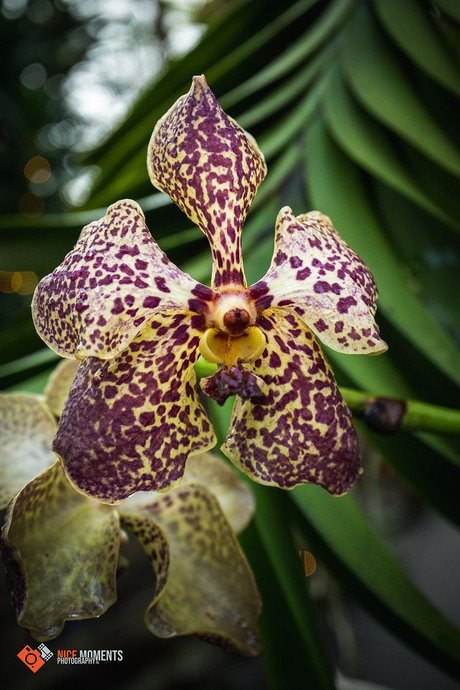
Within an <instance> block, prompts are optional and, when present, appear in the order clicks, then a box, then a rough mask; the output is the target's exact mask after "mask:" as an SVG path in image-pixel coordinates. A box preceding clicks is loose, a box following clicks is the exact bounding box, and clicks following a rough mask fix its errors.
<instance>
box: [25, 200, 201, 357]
mask: <svg viewBox="0 0 460 690" xmlns="http://www.w3.org/2000/svg"><path fill="white" fill-rule="evenodd" d="M212 297H213V291H212V290H211V289H210V288H208V287H206V286H204V285H201V283H197V282H196V281H195V280H193V278H191V277H190V276H189V275H188V274H187V273H183V272H182V271H180V270H179V269H178V268H177V267H176V266H175V265H174V264H173V263H172V262H171V261H169V259H168V258H167V256H166V254H165V253H164V252H163V251H162V250H161V249H160V248H159V246H158V245H157V243H156V242H155V241H154V240H153V238H152V236H151V234H150V232H149V230H148V228H147V226H146V224H145V220H144V214H143V213H142V210H141V208H140V207H139V206H138V204H137V203H136V202H135V201H131V200H129V199H125V200H124V201H118V202H117V203H116V204H113V205H112V206H110V207H109V208H108V209H107V214H106V215H105V216H104V218H101V220H98V221H95V222H94V223H91V224H90V225H87V226H86V227H85V228H83V231H82V233H81V235H80V239H79V240H78V242H77V244H76V245H75V247H74V249H73V250H72V251H71V252H69V254H67V256H66V257H65V259H64V261H63V262H62V264H61V265H60V266H58V268H56V269H55V270H54V271H53V273H51V274H50V275H48V276H46V277H45V278H43V279H42V280H41V281H40V283H39V284H38V286H37V288H36V290H35V294H34V298H33V302H32V316H33V319H34V323H35V328H36V329H37V332H38V334H39V336H40V337H41V338H42V339H43V340H44V341H45V343H46V344H47V345H48V346H49V347H50V348H51V349H52V350H54V351H55V352H57V353H58V354H59V355H61V357H67V358H73V357H76V358H77V359H83V358H84V357H100V358H102V359H109V358H111V357H115V356H116V355H117V354H119V353H120V352H121V351H122V350H123V349H124V348H125V347H126V346H127V345H128V344H129V342H130V341H131V340H132V339H133V338H134V337H135V336H136V335H137V333H139V331H140V330H141V329H142V327H143V326H144V325H145V324H146V322H147V320H148V319H150V318H152V316H153V315H154V314H155V313H156V312H158V311H164V310H166V309H190V310H191V311H194V312H197V313H205V312H206V311H207V308H208V307H207V302H208V301H209V300H210V299H212Z"/></svg>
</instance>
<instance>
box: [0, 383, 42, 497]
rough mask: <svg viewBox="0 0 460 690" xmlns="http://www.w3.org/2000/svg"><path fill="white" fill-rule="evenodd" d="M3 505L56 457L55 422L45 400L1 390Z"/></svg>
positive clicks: (0, 492) (0, 488)
mask: <svg viewBox="0 0 460 690" xmlns="http://www.w3.org/2000/svg"><path fill="white" fill-rule="evenodd" d="M0 419H1V424H0V446H1V449H2V452H1V461H0V507H1V508H5V506H6V505H7V503H8V501H10V500H11V499H12V498H13V496H14V495H15V494H17V492H18V491H20V490H21V489H22V488H23V486H24V485H25V484H27V482H28V481H30V480H31V479H33V477H35V476H36V475H37V474H40V472H43V470H45V469H46V468H47V467H50V466H51V465H52V464H53V463H54V461H55V460H56V456H55V455H54V453H53V452H52V450H51V444H52V442H53V438H54V435H55V434H56V422H55V420H54V419H53V417H52V415H51V413H50V412H49V411H48V410H47V409H46V407H45V405H44V403H43V401H42V399H41V398H40V397H38V396H36V395H31V394H29V393H0Z"/></svg>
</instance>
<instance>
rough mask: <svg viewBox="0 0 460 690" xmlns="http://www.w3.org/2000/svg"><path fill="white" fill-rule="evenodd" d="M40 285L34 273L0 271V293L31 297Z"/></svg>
mask: <svg viewBox="0 0 460 690" xmlns="http://www.w3.org/2000/svg"><path fill="white" fill-rule="evenodd" d="M37 283H38V278H37V276H36V274H35V273H34V272H33V271H0V292H6V293H7V294H8V293H12V292H16V293H18V294H19V295H31V294H32V293H33V291H34V290H35V288H36V286H37Z"/></svg>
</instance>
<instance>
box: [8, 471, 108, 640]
mask: <svg viewBox="0 0 460 690" xmlns="http://www.w3.org/2000/svg"><path fill="white" fill-rule="evenodd" d="M119 538H120V530H119V524H118V517H117V514H116V512H115V511H114V510H113V509H112V508H110V507H109V506H105V505H103V504H101V503H97V502H96V501H91V500H90V499H87V498H85V497H83V496H81V495H80V494H78V493H77V492H76V491H74V490H73V489H72V487H71V486H70V484H69V483H68V481H67V480H66V478H65V475H64V472H63V470H62V467H61V464H60V463H59V461H56V463H55V464H54V465H53V466H52V467H50V468H49V469H48V470H46V471H45V472H43V474H41V475H40V476H38V477H36V478H35V479H33V480H32V481H31V482H29V484H27V486H26V487H25V488H24V489H23V490H22V491H21V492H20V493H19V494H18V495H17V496H16V498H15V499H14V500H13V502H12V503H11V504H10V506H9V508H8V513H7V517H6V522H5V527H4V531H3V542H4V549H5V553H6V559H5V567H6V570H7V578H8V584H9V587H10V591H11V594H12V599H13V603H14V604H15V607H16V611H17V616H18V622H19V624H20V625H22V626H23V627H24V628H27V629H28V630H29V631H30V634H31V635H32V636H33V637H34V638H35V639H36V640H51V639H53V638H54V637H56V636H57V635H59V633H60V632H61V630H62V628H63V627H64V623H65V621H66V620H70V619H73V620H75V619H82V618H97V617H98V616H100V615H101V614H102V613H104V611H106V610H107V608H108V607H109V606H111V604H113V603H114V601H115V599H116V589H115V587H116V585H115V576H116V567H117V559H118V545H119Z"/></svg>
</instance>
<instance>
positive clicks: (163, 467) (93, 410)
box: [53, 312, 216, 503]
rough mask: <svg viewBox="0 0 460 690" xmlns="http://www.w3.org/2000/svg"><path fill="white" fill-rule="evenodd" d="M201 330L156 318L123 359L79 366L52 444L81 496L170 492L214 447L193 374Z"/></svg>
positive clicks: (184, 318) (181, 320) (181, 319)
mask: <svg viewBox="0 0 460 690" xmlns="http://www.w3.org/2000/svg"><path fill="white" fill-rule="evenodd" d="M204 328H205V319H204V317H203V316H199V315H191V314H190V313H188V312H174V313H167V314H157V315H156V317H155V319H153V320H152V321H151V322H150V323H149V325H148V327H147V328H145V329H144V330H143V331H142V332H141V333H140V334H139V335H138V336H137V337H136V338H134V340H133V341H132V342H131V343H130V345H129V346H128V347H127V348H126V349H125V350H123V352H122V353H121V354H120V355H119V357H117V358H115V359H112V360H108V361H105V362H104V361H101V360H99V359H96V358H92V357H90V358H88V359H86V360H85V361H84V362H82V363H81V365H80V367H79V369H78V371H77V374H76V376H75V379H74V383H73V385H72V388H71V390H70V394H69V398H68V401H67V403H66V406H65V408H64V411H63V414H62V417H61V421H60V424H59V428H58V432H57V435H56V439H55V441H54V445H53V449H54V451H55V452H56V453H57V454H58V455H59V456H60V457H61V458H62V460H63V463H64V467H65V469H66V472H67V475H68V478H69V480H70V481H71V483H72V484H73V485H74V487H75V488H76V489H77V491H81V492H82V493H84V494H87V495H88V496H90V497H92V498H97V499H99V500H101V501H104V502H106V503H118V502H120V501H122V500H123V499H125V498H126V497H127V496H129V495H130V494H132V493H133V492H135V491H147V490H149V491H150V490H153V491H167V490H169V489H170V488H171V487H173V486H174V485H175V484H177V483H178V482H180V480H181V478H182V474H183V472H184V465H185V461H186V459H187V457H188V456H189V455H191V454H192V455H193V454H195V453H201V452H204V451H206V450H209V449H210V448H212V447H213V446H214V445H215V443H216V439H215V435H214V431H213V429H212V427H211V425H210V423H209V421H208V419H207V416H206V413H205V411H204V409H203V407H202V405H201V403H200V402H199V399H198V393H197V390H196V378H195V371H194V365H195V362H196V360H197V358H198V355H199V351H198V342H199V339H200V336H201V334H202V332H203V330H204Z"/></svg>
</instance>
